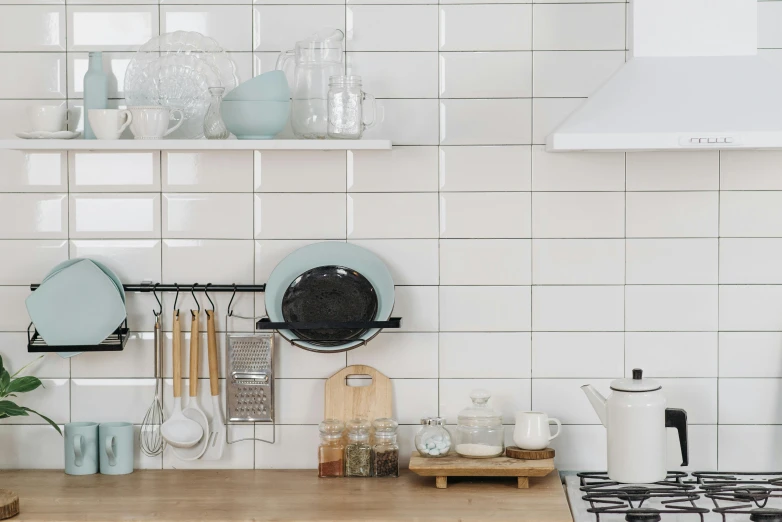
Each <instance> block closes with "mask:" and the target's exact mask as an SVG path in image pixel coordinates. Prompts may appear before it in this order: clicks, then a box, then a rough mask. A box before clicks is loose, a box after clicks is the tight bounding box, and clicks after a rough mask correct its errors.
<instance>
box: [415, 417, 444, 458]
mask: <svg viewBox="0 0 782 522" xmlns="http://www.w3.org/2000/svg"><path fill="white" fill-rule="evenodd" d="M415 449H417V450H418V453H420V454H421V456H422V457H435V458H439V457H445V456H446V455H448V452H449V451H451V434H450V433H449V432H448V430H447V429H446V428H445V417H424V418H422V419H421V429H420V430H419V431H418V434H417V435H416V436H415Z"/></svg>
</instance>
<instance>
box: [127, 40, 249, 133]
mask: <svg viewBox="0 0 782 522" xmlns="http://www.w3.org/2000/svg"><path fill="white" fill-rule="evenodd" d="M238 83H239V80H238V78H237V77H236V64H235V63H234V61H233V60H232V59H231V58H230V57H229V56H228V54H227V53H226V52H225V51H224V50H223V48H222V47H220V45H219V44H218V43H217V42H216V41H215V40H213V39H212V38H209V37H206V36H204V35H202V34H201V33H197V32H194V31H176V32H173V33H166V34H162V35H160V36H156V37H154V38H152V39H151V40H150V41H148V42H147V43H145V44H144V45H142V46H141V48H140V49H139V50H138V52H137V53H136V54H135V55H134V56H133V58H132V59H131V61H130V64H129V65H128V69H127V71H126V73H125V99H126V101H127V104H128V107H139V106H147V105H158V106H162V107H168V108H170V109H181V110H182V111H183V112H184V115H185V122H184V123H183V124H182V126H181V127H180V128H179V129H177V130H176V131H175V132H173V133H172V134H171V138H172V139H176V138H179V139H195V138H202V137H203V136H204V116H205V115H206V111H207V109H208V108H209V101H210V96H209V88H210V87H224V88H225V91H226V92H228V91H230V90H231V89H233V88H235V87H236V85H237V84H238Z"/></svg>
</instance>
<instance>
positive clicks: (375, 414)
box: [325, 365, 394, 422]
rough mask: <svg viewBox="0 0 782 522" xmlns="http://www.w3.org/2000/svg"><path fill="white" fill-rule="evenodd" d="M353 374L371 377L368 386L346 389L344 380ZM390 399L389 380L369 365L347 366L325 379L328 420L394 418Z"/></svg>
mask: <svg viewBox="0 0 782 522" xmlns="http://www.w3.org/2000/svg"><path fill="white" fill-rule="evenodd" d="M356 375H368V376H370V377H371V378H372V383H371V384H370V385H369V386H349V385H348V383H347V378H348V377H351V376H356ZM393 404H394V403H393V396H392V394H391V379H389V378H388V377H386V376H385V375H383V374H382V373H380V372H379V371H377V370H375V369H374V368H372V367H371V366H364V365H355V366H348V367H347V368H343V369H342V370H340V371H338V372H337V373H335V374H334V375H332V376H331V377H329V378H328V379H327V380H326V409H325V415H326V418H327V419H339V420H341V421H343V422H347V421H349V420H350V419H356V418H359V417H363V418H365V419H369V421H370V422H371V421H373V420H375V419H380V418H383V417H388V418H390V417H392V416H393Z"/></svg>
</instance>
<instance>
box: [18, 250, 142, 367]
mask: <svg viewBox="0 0 782 522" xmlns="http://www.w3.org/2000/svg"><path fill="white" fill-rule="evenodd" d="M25 303H26V305H27V312H28V313H29V314H30V319H31V320H32V322H33V324H34V325H35V328H36V330H37V331H38V333H39V334H40V336H41V337H42V338H43V340H44V341H46V343H47V344H49V345H51V346H76V345H96V344H99V343H101V342H102V341H103V340H105V339H106V337H108V336H109V335H111V334H112V333H113V332H114V331H115V330H116V329H117V327H119V326H120V325H121V324H122V322H123V321H124V320H125V317H126V315H127V312H126V310H125V303H124V302H123V301H122V297H121V295H120V294H119V292H117V287H116V285H115V283H114V281H113V280H112V279H111V278H110V277H108V276H107V275H106V274H105V273H104V272H103V270H101V269H100V268H99V267H98V266H97V265H96V264H95V263H94V262H92V261H91V260H89V259H82V260H80V261H79V262H75V263H72V264H71V265H70V266H67V267H64V268H62V270H60V271H58V272H57V273H55V274H54V275H52V276H51V277H49V278H48V279H46V280H45V281H44V282H43V283H42V284H41V286H39V287H38V289H37V290H36V291H35V292H33V293H32V294H30V296H29V297H28V298H27V300H26V301H25ZM61 355H63V356H65V354H61Z"/></svg>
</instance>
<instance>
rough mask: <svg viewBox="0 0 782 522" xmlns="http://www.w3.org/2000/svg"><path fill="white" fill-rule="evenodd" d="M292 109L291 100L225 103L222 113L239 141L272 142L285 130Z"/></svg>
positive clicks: (226, 123) (226, 124)
mask: <svg viewBox="0 0 782 522" xmlns="http://www.w3.org/2000/svg"><path fill="white" fill-rule="evenodd" d="M290 108H291V102H290V100H287V101H266V100H258V101H223V103H222V109H221V111H220V113H221V114H222V116H223V121H224V122H225V126H226V127H228V130H229V131H231V133H233V134H234V135H236V137H237V138H238V139H240V140H270V139H272V138H274V137H275V136H276V135H277V134H279V133H280V132H281V131H282V130H283V129H284V128H285V124H286V123H288V116H289V115H290Z"/></svg>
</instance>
